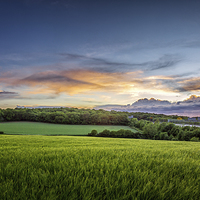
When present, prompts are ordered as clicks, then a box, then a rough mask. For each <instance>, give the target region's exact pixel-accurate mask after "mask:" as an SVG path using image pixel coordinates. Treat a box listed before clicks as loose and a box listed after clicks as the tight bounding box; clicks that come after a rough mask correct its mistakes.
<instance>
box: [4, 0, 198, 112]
mask: <svg viewBox="0 0 200 200" xmlns="http://www.w3.org/2000/svg"><path fill="white" fill-rule="evenodd" d="M179 2H180V1H178V0H174V1H172V0H168V1H167V0H164V1H156V0H153V1H151V2H149V1H147V0H142V1H138V0H133V1H129V0H125V1H120V0H115V1H114V0H111V1H105V0H102V1H92V0H84V1H81V0H73V1H71V0H19V1H14V0H9V1H2V2H0V11H1V12H0V26H1V32H0V46H1V49H0V108H2V109H4V108H15V107H16V106H17V105H23V106H24V105H25V106H26V105H29V106H31V107H34V106H43V105H46V106H61V107H77V108H94V107H97V106H105V105H107V104H112V105H115V104H116V105H127V104H132V103H134V102H136V101H137V100H138V99H144V98H147V99H150V98H154V99H156V100H157V99H159V100H161V101H164V100H166V101H169V102H171V103H173V102H181V103H180V104H181V105H177V106H174V105H168V107H167V106H166V105H165V106H162V109H161V111H162V112H171V113H173V112H183V113H186V114H187V113H188V115H193V114H194V115H195V116H196V115H197V114H198V110H199V108H200V99H199V98H198V97H199V96H200V67H199V66H200V58H199V54H200V36H199V34H198V33H199V32H200V13H199V8H200V2H197V1H196V2H194V1H192V2H191V1H189V0H183V1H182V2H181V4H180V3H179ZM192 95H195V96H196V97H195V98H194V99H191V100H190V102H189V101H188V102H187V103H186V102H185V100H186V99H189V98H190V97H191V96H192ZM144 108H146V107H143V108H141V109H144ZM138 109H139V108H138ZM148 109H154V110H155V109H158V108H157V107H155V106H154V108H153V107H151V108H150V107H148V108H147V110H148ZM170 109H171V110H170ZM181 109H184V110H181Z"/></svg>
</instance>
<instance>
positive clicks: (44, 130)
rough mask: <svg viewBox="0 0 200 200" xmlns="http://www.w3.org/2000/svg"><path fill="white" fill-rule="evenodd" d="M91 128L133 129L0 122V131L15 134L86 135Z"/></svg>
mask: <svg viewBox="0 0 200 200" xmlns="http://www.w3.org/2000/svg"><path fill="white" fill-rule="evenodd" d="M93 129H95V130H97V131H98V132H100V131H103V130H105V129H108V130H111V131H117V130H120V129H125V130H131V131H133V132H134V131H135V132H136V130H134V129H132V128H130V127H128V126H116V125H110V126H109V125H66V124H65V125H63V124H50V123H40V122H5V123H0V131H3V132H4V133H6V134H14V135H15V134H17V135H87V134H88V133H90V132H91V131H92V130H93Z"/></svg>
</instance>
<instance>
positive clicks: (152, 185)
mask: <svg viewBox="0 0 200 200" xmlns="http://www.w3.org/2000/svg"><path fill="white" fill-rule="evenodd" d="M199 149H200V143H198V142H179V141H156V140H140V139H122V138H98V137H81V136H80V137H74V136H51V137H49V136H41V135H3V134H2V135H0V199H2V200H4V199H13V200H14V199H41V200H42V199H52V200H53V199H70V200H71V199H74V200H82V199H83V200H93V199H99V200H102V199H106V200H107V199H109V200H113V199H119V200H121V199H142V200H144V199H154V200H155V199H169V200H172V199H192V200H195V199H199V196H200V176H199V175H200V151H199Z"/></svg>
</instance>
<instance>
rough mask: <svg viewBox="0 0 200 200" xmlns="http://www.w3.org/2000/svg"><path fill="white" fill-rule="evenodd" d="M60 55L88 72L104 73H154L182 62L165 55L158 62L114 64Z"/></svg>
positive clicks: (82, 57)
mask: <svg viewBox="0 0 200 200" xmlns="http://www.w3.org/2000/svg"><path fill="white" fill-rule="evenodd" d="M59 55H60V56H62V57H64V58H65V59H66V60H68V61H75V62H79V63H80V65H82V66H84V68H88V70H95V71H98V72H102V73H104V72H105V73H109V72H110V73H114V72H131V71H137V70H139V69H140V70H143V71H153V70H159V69H163V68H169V67H173V66H175V65H176V64H177V63H179V62H180V61H181V60H182V58H180V56H177V55H163V56H162V57H161V58H159V59H158V60H156V61H148V62H143V63H126V62H112V61H108V60H106V59H102V58H94V57H88V56H84V55H78V54H69V53H61V54H59Z"/></svg>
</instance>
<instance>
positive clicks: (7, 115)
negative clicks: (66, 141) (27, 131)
mask: <svg viewBox="0 0 200 200" xmlns="http://www.w3.org/2000/svg"><path fill="white" fill-rule="evenodd" d="M0 121H1V122H3V121H4V122H8V121H33V122H47V123H56V124H82V125H129V120H128V117H127V113H124V112H115V111H113V112H112V111H111V112H109V111H105V110H92V109H77V108H42V109H26V108H16V109H10V108H8V109H5V110H4V109H0Z"/></svg>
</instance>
